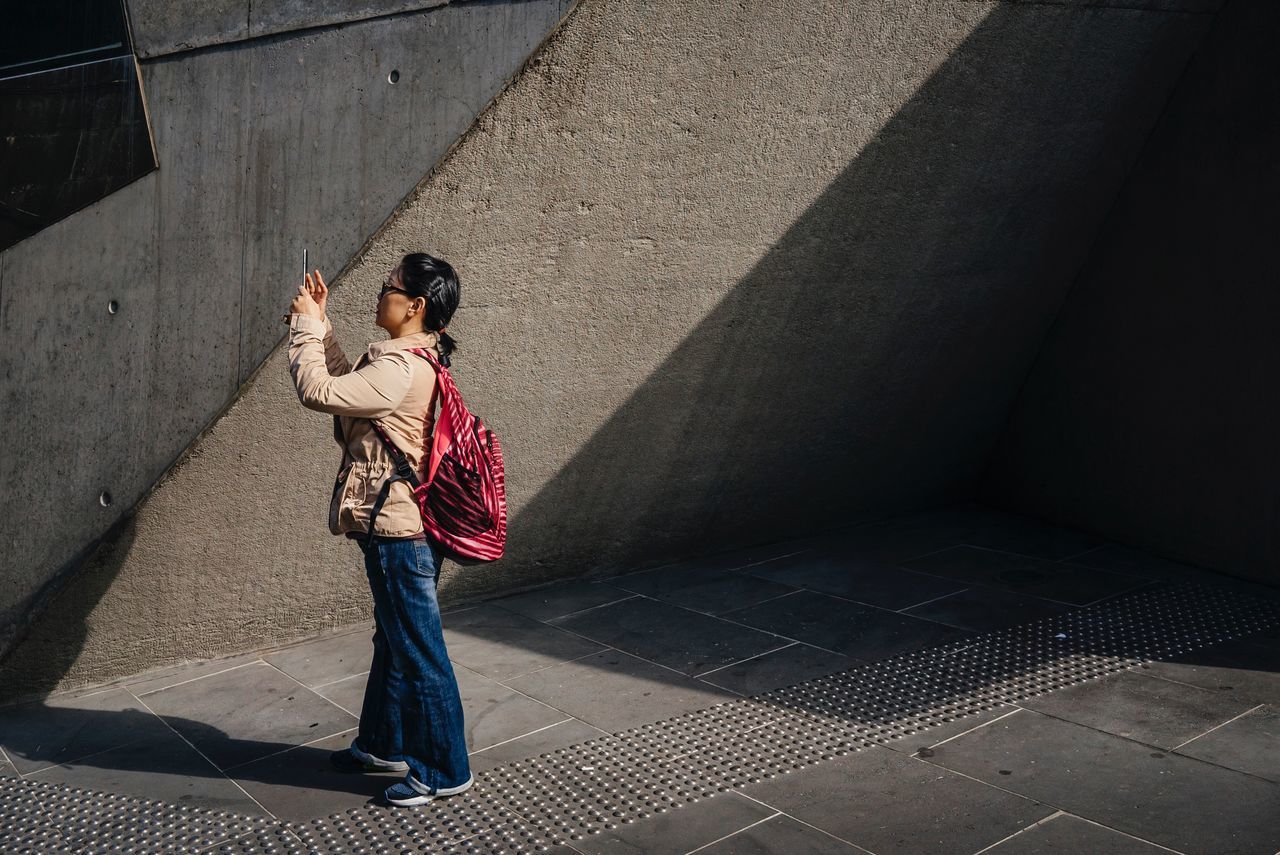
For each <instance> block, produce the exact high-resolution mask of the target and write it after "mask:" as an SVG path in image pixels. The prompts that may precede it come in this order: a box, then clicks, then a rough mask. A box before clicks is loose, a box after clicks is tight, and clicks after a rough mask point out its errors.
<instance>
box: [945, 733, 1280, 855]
mask: <svg viewBox="0 0 1280 855" xmlns="http://www.w3.org/2000/svg"><path fill="white" fill-rule="evenodd" d="M929 762H930V763H932V764H935V765H937V766H939V767H942V768H946V769H951V770H954V771H957V772H961V773H963V774H965V775H969V776H972V777H973V778H976V779H977V780H979V781H983V782H985V783H987V784H989V785H991V786H994V787H1000V788H1002V789H1004V790H1008V791H1010V792H1014V793H1019V794H1021V795H1023V796H1025V797H1026V798H1029V799H1036V800H1038V801H1041V802H1043V803H1045V804H1048V805H1053V806H1054V807H1055V808H1060V809H1062V810H1064V811H1068V812H1070V813H1073V814H1077V815H1079V816H1083V817H1087V818H1089V819H1092V820H1094V821H1096V822H1100V823H1102V824H1104V825H1106V826H1108V827H1110V828H1115V829H1118V830H1120V831H1123V832H1126V833H1128V834H1132V835H1134V836H1136V837H1139V838H1142V839H1144V840H1147V841H1151V842H1154V843H1158V844H1160V845H1162V846H1167V847H1169V848H1172V849H1176V850H1178V851H1180V852H1186V853H1189V855H1190V853H1205V855H1244V853H1257V855H1274V853H1275V851H1276V847H1277V843H1280V787H1277V786H1276V785H1275V784H1272V783H1270V782H1269V781H1263V780H1260V779H1258V778H1255V777H1253V776H1250V775H1244V774H1242V773H1239V772H1235V771H1232V770H1229V769H1224V768H1221V767H1218V766H1212V765H1209V764H1207V763H1202V762H1200V761H1198V760H1194V759H1192V758H1189V757H1180V756H1178V755H1176V754H1169V753H1166V752H1163V751H1155V750H1152V749H1151V747H1150V746H1146V745H1142V744H1140V743H1137V742H1132V741H1129V740H1127V739H1123V738H1121V737H1118V736H1112V735H1110V734H1106V733H1102V732H1100V731H1097V730H1093V729H1091V728H1087V727H1083V726H1081V725H1078V724H1072V723H1070V722H1066V721H1061V720H1060V719H1056V718H1052V717H1050V716H1046V715H1042V714H1040V713H1037V712H1032V711H1030V710H1021V711H1019V712H1017V713H1015V714H1014V715H1011V716H1007V717H1005V718H1002V719H1000V720H999V721H996V722H993V723H991V724H989V725H987V726H986V727H982V728H979V729H977V730H974V731H971V732H970V733H968V734H965V735H963V736H961V737H959V738H957V739H953V740H951V741H950V742H947V743H945V744H944V745H940V746H938V747H937V748H936V749H934V751H933V756H932V757H930V758H929Z"/></svg>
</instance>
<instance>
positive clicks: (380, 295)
mask: <svg viewBox="0 0 1280 855" xmlns="http://www.w3.org/2000/svg"><path fill="white" fill-rule="evenodd" d="M388 291H399V292H400V293H401V294H404V295H405V296H406V297H407V296H409V292H408V291H406V290H404V289H403V288H397V287H396V286H394V285H392V284H391V280H390V279H388V280H387V281H386V282H383V283H382V290H381V291H379V292H378V302H382V298H383V297H385V296H387V292H388Z"/></svg>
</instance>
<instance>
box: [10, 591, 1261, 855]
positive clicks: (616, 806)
mask: <svg viewBox="0 0 1280 855" xmlns="http://www.w3.org/2000/svg"><path fill="white" fill-rule="evenodd" d="M1277 625H1280V603H1277V602H1273V601H1270V600H1263V599H1258V598H1254V597H1250V596H1247V595H1244V594H1240V593H1236V592H1233V591H1228V590H1219V589H1214V588H1207V587H1200V586H1178V587H1168V586H1162V587H1154V588H1150V589H1146V590H1142V591H1139V592H1137V593H1134V594H1130V595H1126V596H1123V597H1119V598H1116V599H1114V600H1110V601H1107V602H1105V603H1103V604H1100V605H1097V606H1093V607H1089V608H1085V609H1080V610H1077V611H1074V612H1069V613H1067V614H1064V615H1060V616H1056V617H1053V618H1046V619H1043V620H1040V621H1036V622H1034V623H1028V624H1023V625H1021V626H1015V627H1010V628H1008V629H1004V630H1000V631H997V632H992V633H988V634H986V635H981V636H974V637H970V638H966V639H963V640H960V641H956V642H952V643H950V644H946V645H943V646H940V647H935V648H930V649H928V650H921V651H916V652H913V653H907V654H903V655H901V656H897V657H894V658H892V659H888V660H884V661H882V662H876V663H872V664H868V665H862V666H858V667H856V668H853V669H850V670H848V671H843V672H840V673H838V674H831V675H828V676H825V677H820V678H818V679H815V680H809V681H806V682H804V683H800V684H797V685H794V686H789V687H786V688H783V689H777V690H775V691H771V692H766V693H763V694H760V695H756V696H755V697H751V698H742V699H738V700H734V701H729V702H726V703H722V704H717V705H715V706H713V707H709V708H707V709H703V710H698V711H696V712H692V713H688V714H685V715H680V716H677V717H674V718H670V719H666V720H664V721H659V722H654V723H652V724H646V725H643V726H641V727H637V728H632V729H631V730H627V731H623V732H621V733H617V734H612V735H609V736H603V737H600V738H598V739H593V740H591V741H589V742H584V743H581V744H578V745H574V746H571V747H569V748H563V749H559V750H556V751H554V752H551V753H548V754H544V755H542V756H540V757H532V758H528V759H526V760H521V761H519V762H516V763H511V764H509V765H507V766H504V767H501V768H497V769H491V770H488V771H486V772H484V773H481V774H478V775H476V784H475V786H473V787H472V788H471V789H470V790H469V791H467V792H466V793H463V794H462V795H459V796H453V797H450V798H447V799H442V800H440V801H439V802H433V803H431V804H428V805H424V806H422V807H420V808H409V809H404V808H381V807H376V806H365V807H361V808H355V809H352V810H349V811H346V812H345V813H341V814H336V815H334V816H329V817H323V818H318V819H315V820H312V821H310V822H307V823H297V824H294V823H277V822H270V821H265V820H260V819H254V818H250V817H236V816H231V815H229V814H218V813H215V812H210V811H201V810H198V809H192V808H176V807H174V806H172V805H164V804H160V803H156V802H146V801H143V800H138V799H129V798H126V797H121V796H110V795H105V794H99V793H88V792H85V791H82V790H76V789H73V788H69V787H61V786H56V785H49V784H36V783H31V782H25V781H20V780H18V779H12V778H5V779H0V851H4V852H6V853H8V852H14V853H44V852H77V853H79V852H86V853H89V852H92V853H98V852H102V853H111V854H112V855H114V854H115V853H125V852H205V853H225V855H259V853H264V854H265V853H271V854H272V855H274V853H282V855H284V853H288V855H293V853H306V855H339V853H353V855H363V853H396V852H424V851H430V852H441V853H449V855H454V853H486V854H487V853H495V855H496V853H508V852H531V851H532V852H537V851H546V850H547V849H549V848H550V847H551V846H552V845H555V844H558V843H569V844H572V843H573V841H575V840H581V839H583V838H584V837H586V836H588V835H592V834H598V833H600V832H602V831H607V830H609V829H613V828H616V827H618V826H621V825H625V824H628V823H633V822H637V821H641V820H644V819H646V818H648V817H650V816H652V815H654V814H660V813H665V812H667V811H670V810H674V809H677V808H679V807H682V806H683V805H685V804H688V803H692V802H697V801H699V800H701V799H707V798H712V797H714V796H715V795H716V794H717V793H720V792H724V791H726V790H729V789H733V788H734V787H738V786H742V785H743V784H746V783H752V782H755V781H759V780H762V779H767V778H773V777H777V776H778V775H785V774H790V773H792V772H795V771H797V770H800V769H803V768H804V767H806V766H809V765H812V764H815V763H820V762H822V761H824V760H829V759H831V758H833V757H836V756H841V755H845V754H848V753H849V752H852V751H860V750H862V749H864V748H866V747H869V746H872V745H876V744H880V743H886V742H890V741H893V740H896V739H901V738H902V737H904V736H908V735H910V734H914V733H917V732H920V731H923V730H927V729H929V728H931V727H934V726H937V725H940V724H943V723H946V722H950V721H954V720H956V719H958V718H963V717H966V716H970V715H975V714H977V713H981V712H983V711H985V710H990V709H993V708H995V707H998V706H1001V705H1004V704H1008V703H1017V702H1018V701H1023V700H1026V699H1028V698H1031V697H1035V696H1037V695H1041V694H1044V693H1045V692H1050V691H1053V690H1055V689H1060V688H1065V687H1067V686H1071V685H1075V684H1078V683H1081V682H1084V681H1086V680H1089V679H1093V678H1095V677H1099V676H1102V675H1105V674H1109V673H1113V672H1117V671H1123V670H1126V669H1128V668H1132V667H1134V666H1135V665H1138V664H1140V663H1142V662H1145V661H1150V660H1155V659H1163V658H1168V657H1171V656H1175V655H1177V654H1179V653H1184V652H1188V651H1192V650H1196V649H1199V648H1202V647H1206V646H1208V645H1212V644H1217V643H1221V642H1224V641H1229V640H1231V639H1233V638H1238V637H1240V636H1243V635H1248V634H1252V633H1256V632H1261V631H1264V630H1268V629H1270V628H1272V627H1275V626H1277Z"/></svg>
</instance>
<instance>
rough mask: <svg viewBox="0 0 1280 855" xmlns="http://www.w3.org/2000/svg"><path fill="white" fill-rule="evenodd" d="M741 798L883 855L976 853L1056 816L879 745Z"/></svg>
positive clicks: (757, 787) (759, 787)
mask: <svg viewBox="0 0 1280 855" xmlns="http://www.w3.org/2000/svg"><path fill="white" fill-rule="evenodd" d="M742 793H743V794H744V795H747V796H750V797H751V798H753V799H758V800H760V801H762V802H764V803H765V804H768V805H771V806H773V807H775V808H777V809H778V810H780V811H784V812H786V813H787V814H788V815H790V816H793V817H795V818H797V819H800V820H802V821H804V822H807V823H809V824H810V825H813V826H816V827H817V828H820V829H822V830H823V831H825V832H828V833H829V834H832V835H834V836H836V837H839V838H841V839H843V840H847V841H849V842H850V843H853V844H855V845H857V846H861V847H863V848H864V849H867V850H869V851H871V852H875V853H877V855H882V854H883V855H893V853H902V855H930V853H937V855H945V854H946V853H954V852H977V851H978V850H980V849H982V848H984V847H986V846H989V845H991V844H993V843H996V842H998V841H1000V840H1003V839H1004V838H1005V837H1008V836H1009V835H1010V834H1013V833H1015V832H1017V831H1019V830H1021V829H1023V828H1026V827H1027V826H1028V825H1030V824H1031V823H1033V822H1036V821H1037V820H1040V819H1044V818H1045V817H1047V816H1049V815H1051V814H1053V813H1054V812H1055V809H1054V808H1051V807H1049V806H1047V805H1044V804H1041V803H1039V802H1037V801H1035V800H1034V799H1029V798H1025V797H1023V796H1019V795H1015V794H1013V793H1010V792H1007V791H1005V790H1002V789H1000V788H998V787H994V786H990V785H988V784H984V783H980V782H978V781H975V780H973V779H972V778H967V777H965V776H963V775H958V774H955V773H952V772H949V771H947V770H945V769H941V768H939V767H938V766H935V765H932V764H930V763H927V762H925V761H923V760H918V759H915V758H913V757H908V756H905V755H903V754H900V753H898V752H896V751H890V750H889V749H887V748H884V747H881V746H874V747H872V748H870V749H868V750H866V751H863V752H859V753H857V754H851V755H849V756H846V757H838V758H836V759H834V760H832V761H830V762H828V763H823V764H820V765H817V766H814V767H812V768H810V769H806V770H805V771H804V773H802V774H798V775H784V776H781V777H778V778H774V779H773V780H771V781H762V782H760V783H758V784H751V785H749V786H746V787H743V788H742Z"/></svg>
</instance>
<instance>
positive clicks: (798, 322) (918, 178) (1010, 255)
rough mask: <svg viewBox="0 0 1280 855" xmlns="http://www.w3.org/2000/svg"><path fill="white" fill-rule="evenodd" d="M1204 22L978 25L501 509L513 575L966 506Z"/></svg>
mask: <svg viewBox="0 0 1280 855" xmlns="http://www.w3.org/2000/svg"><path fill="white" fill-rule="evenodd" d="M1209 20H1210V19H1209V17H1208V16H1204V15H1168V14H1164V13H1150V14H1134V13H1133V12H1131V11H1130V12H1124V13H1115V12H1111V13H1109V12H1107V11H1106V10H1091V11H1089V12H1082V11H1081V10H1078V9H1064V8H1055V7H1046V6H1038V5H1037V6H1030V5H1025V6H1024V5H1013V4H1000V5H999V6H998V7H996V8H995V9H994V10H993V11H992V12H991V13H990V14H988V15H987V16H986V17H985V18H984V19H983V20H982V21H981V22H980V23H979V24H978V25H977V26H976V28H974V29H973V30H972V32H971V33H970V34H969V35H968V36H967V38H965V39H964V41H963V43H962V44H961V45H960V46H959V47H958V49H957V50H955V51H954V52H953V53H952V54H951V55H950V56H949V57H948V58H947V59H946V60H945V62H942V63H941V64H940V66H939V67H938V69H937V71H936V72H935V73H934V74H932V76H931V77H930V78H929V79H928V81H927V82H926V83H925V84H924V85H923V86H921V87H920V88H919V89H918V91H917V92H916V93H915V94H914V96H913V97H912V98H910V100H909V101H908V102H907V103H906V104H905V105H904V106H903V107H902V108H901V109H900V110H898V112H897V113H896V114H895V115H894V116H893V117H892V119H890V120H889V121H888V122H887V124H885V125H884V127H883V128H882V129H881V130H880V131H879V133H878V134H876V135H875V137H874V139H872V140H871V141H870V143H869V144H867V145H866V146H865V147H864V148H863V149H862V151H861V153H860V154H859V155H858V157H857V158H856V159H855V160H854V161H853V162H851V163H850V164H849V165H848V167H847V168H846V169H845V170H844V171H843V173H842V174H840V175H839V176H838V177H837V178H836V180H835V181H833V182H832V183H831V184H830V186H828V187H827V188H826V190H825V192H823V193H822V194H821V195H820V197H819V198H817V200H816V201H815V202H814V203H813V204H812V206H811V207H809V208H808V210H806V211H805V213H804V214H803V215H802V216H801V217H800V218H799V219H797V220H796V221H795V222H794V223H793V224H791V226H790V227H789V228H787V230H786V231H785V233H784V234H783V235H782V237H781V239H780V240H778V242H777V243H776V245H774V246H773V247H772V248H771V249H769V251H768V252H767V253H765V254H764V256H763V257H762V258H761V259H760V260H759V262H758V263H757V264H756V265H755V266H754V269H752V270H751V272H750V273H749V274H748V275H747V276H746V277H745V278H744V279H742V280H741V281H740V282H738V283H737V284H736V285H735V286H734V287H733V288H732V290H731V291H730V292H729V293H728V294H727V295H726V296H725V297H724V298H723V299H722V300H721V302H720V303H719V304H718V305H717V306H716V307H715V308H714V309H713V310H712V311H711V312H710V313H709V314H708V315H707V316H706V317H705V318H703V319H702V320H701V321H700V322H698V323H697V324H696V326H695V327H694V328H693V330H692V332H691V333H690V334H689V335H688V336H687V337H686V338H685V339H684V340H683V341H681V342H680V343H679V345H678V346H677V347H676V348H675V349H674V351H673V352H672V353H671V354H670V356H669V357H668V358H666V359H665V360H663V362H662V364H661V365H660V366H659V367H658V368H657V370H655V371H654V372H653V373H652V375H651V376H650V377H649V378H648V379H647V380H646V381H645V382H644V384H643V385H642V386H640V387H639V388H638V389H637V390H636V391H635V393H634V394H633V395H632V396H631V397H630V398H629V399H628V400H627V401H626V403H625V404H623V405H622V406H621V407H620V408H619V409H618V410H617V412H615V413H614V414H613V415H612V416H611V417H610V418H609V419H608V420H607V422H606V423H604V424H603V426H602V427H600V429H599V430H598V431H597V432H596V433H595V434H594V435H593V436H592V437H591V439H590V440H589V441H588V442H587V443H586V444H585V445H584V446H583V447H582V448H581V450H580V451H578V452H577V453H576V454H575V455H574V456H573V458H572V459H571V460H569V461H568V462H567V463H566V464H565V465H564V466H563V468H562V469H561V470H560V471H559V472H558V473H557V474H556V475H555V477H554V478H553V479H552V480H551V481H550V482H549V483H547V484H546V485H545V486H544V487H542V488H541V489H540V490H539V492H538V493H537V494H536V496H535V497H534V498H533V499H532V500H530V501H529V502H528V504H527V505H525V506H524V507H523V508H522V509H521V510H520V512H519V513H518V514H517V516H516V518H515V520H514V522H513V525H512V540H513V551H512V555H511V558H510V559H509V562H508V563H509V564H511V565H514V566H513V568H512V571H511V573H512V575H515V573H516V571H517V570H518V569H519V568H520V567H523V566H529V565H538V566H543V567H554V568H556V569H555V572H556V573H557V575H562V576H568V575H575V574H580V573H582V572H588V571H591V570H593V569H599V568H612V569H615V570H616V569H621V568H624V567H633V566H642V565H645V564H651V563H660V562H662V561H667V560H672V559H674V558H676V557H677V556H682V555H688V554H690V553H698V552H706V551H713V550H715V549H723V548H727V547H730V546H740V545H744V544H751V543H760V542H767V541H770V540H777V539H780V538H782V537H785V536H795V535H800V534H804V533H807V532H813V531H817V530H821V529H823V528H825V527H830V526H833V525H839V524H847V523H850V522H856V521H858V520H860V519H865V518H869V517H871V516H875V515H879V514H882V513H884V512H892V511H895V510H902V509H909V508H919V507H928V506H934V505H941V504H946V503H948V502H951V501H956V500H962V499H964V498H967V497H968V496H970V495H971V493H972V487H973V484H974V481H975V478H976V477H977V476H978V475H979V474H980V472H981V471H982V469H983V467H984V466H985V464H986V460H987V457H988V454H989V450H990V448H991V446H992V445H993V443H994V441H995V439H996V437H997V435H998V433H999V431H1000V429H1001V428H1002V426H1003V424H1004V423H1005V421H1006V419H1007V415H1008V412H1009V408H1010V406H1011V403H1012V401H1013V398H1014V396H1015V394H1016V392H1017V389H1018V387H1019V385H1020V384H1021V382H1022V380H1023V378H1024V377H1025V375H1026V373H1027V371H1028V369H1029V366H1030V364H1031V360H1032V359H1033V357H1034V354H1035V352H1036V350H1037V349H1038V347H1039V344H1040V342H1041V340H1042V339H1043V337H1044V335H1045V333H1046V330H1047V329H1048V326H1049V324H1050V322H1051V320H1052V317H1053V315H1054V313H1055V311H1056V310H1057V308H1058V306H1059V305H1060V304H1061V302H1062V300H1063V299H1064V296H1065V294H1066V291H1067V288H1068V287H1069V285H1070V282H1071V280H1072V278H1073V276H1074V273H1075V271H1076V270H1077V269H1078V267H1079V265H1080V264H1081V262H1082V260H1083V257H1084V254H1085V253H1086V251H1087V249H1088V247H1089V244H1090V242H1091V239H1092V237H1093V235H1094V232H1095V230H1096V229H1097V228H1098V225H1099V223H1100V222H1101V219H1102V217H1103V215H1104V214H1105V212H1106V210H1107V208H1108V206H1109V204H1110V203H1111V200H1112V199H1113V198H1114V197H1115V195H1116V193H1117V192H1118V190H1119V187H1120V185H1121V183H1122V180H1123V177H1124V175H1125V174H1126V173H1127V172H1128V170H1129V169H1130V167H1131V165H1132V163H1133V162H1134V160H1135V158H1136V155H1137V152H1138V150H1139V149H1140V147H1141V145H1142V143H1143V141H1144V139H1145V136H1146V134H1147V133H1148V131H1149V129H1150V128H1151V127H1152V126H1153V124H1154V122H1155V119H1156V117H1157V114H1158V112H1159V109H1160V106H1161V105H1162V104H1163V103H1165V101H1166V100H1167V97H1168V94H1169V92H1170V90H1171V89H1172V86H1173V85H1174V83H1175V82H1176V80H1177V77H1178V74H1179V72H1180V71H1181V69H1182V68H1183V67H1184V66H1185V63H1186V61H1187V58H1188V56H1189V55H1190V53H1191V52H1192V51H1193V49H1194V47H1195V45H1196V44H1197V43H1198V41H1199V40H1200V38H1201V37H1202V35H1203V32H1204V30H1205V28H1206V26H1207V24H1208V21H1209ZM921 61H923V60H921ZM874 97H875V96H874V93H872V94H869V95H868V98H869V99H871V100H873V99H874ZM835 120H837V118H836V117H833V121H835ZM779 155H780V157H779V160H780V161H785V160H786V158H787V155H786V153H785V152H783V153H779ZM618 276H619V277H620V278H625V276H626V273H625V271H620V272H619V273H618ZM689 285H690V287H696V285H697V283H689ZM464 308H465V307H464ZM543 572H544V573H545V571H543ZM530 578H532V574H531V575H530Z"/></svg>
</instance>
